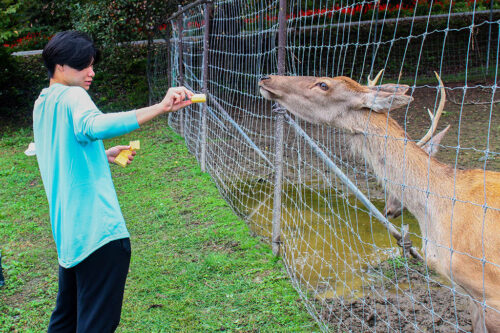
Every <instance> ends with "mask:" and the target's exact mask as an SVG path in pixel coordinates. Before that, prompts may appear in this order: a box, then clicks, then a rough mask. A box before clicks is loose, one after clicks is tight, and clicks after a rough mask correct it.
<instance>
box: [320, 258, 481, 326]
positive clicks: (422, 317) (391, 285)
mask: <svg viewBox="0 0 500 333" xmlns="http://www.w3.org/2000/svg"><path fill="white" fill-rule="evenodd" d="M376 270H377V272H380V273H382V274H383V275H384V278H383V279H382V281H381V282H379V283H375V284H373V285H371V286H370V290H366V291H365V293H364V294H366V295H368V296H366V297H363V298H358V299H352V300H345V299H333V300H325V301H323V302H322V303H321V311H320V313H321V316H322V319H323V320H324V322H325V323H327V324H328V326H330V327H331V328H333V327H338V328H339V330H340V331H344V330H348V331H352V332H382V331H385V332H393V331H398V332H410V331H423V332H456V331H458V332H462V331H467V332H468V331H471V329H472V326H471V321H470V313H469V310H468V302H469V300H468V298H467V297H464V296H463V295H461V294H460V293H458V292H453V291H452V289H451V288H450V287H448V286H446V285H443V284H442V283H440V282H437V281H439V280H440V279H439V277H438V276H437V275H436V274H434V273H432V272H426V269H425V266H424V265H422V264H418V263H417V262H416V261H414V260H411V261H410V263H409V265H407V266H406V265H402V266H397V265H394V264H393V263H391V262H389V261H386V262H384V263H382V264H381V265H380V266H378V267H377V268H376Z"/></svg>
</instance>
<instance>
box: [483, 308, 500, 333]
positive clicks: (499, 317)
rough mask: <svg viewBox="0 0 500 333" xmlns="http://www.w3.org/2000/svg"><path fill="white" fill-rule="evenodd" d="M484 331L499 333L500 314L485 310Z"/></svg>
mask: <svg viewBox="0 0 500 333" xmlns="http://www.w3.org/2000/svg"><path fill="white" fill-rule="evenodd" d="M486 329H487V330H488V333H500V313H499V312H498V311H495V310H494V309H487V310H486Z"/></svg>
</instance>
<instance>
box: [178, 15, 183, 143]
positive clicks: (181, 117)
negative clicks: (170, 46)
mask: <svg viewBox="0 0 500 333" xmlns="http://www.w3.org/2000/svg"><path fill="white" fill-rule="evenodd" d="M178 9H179V12H180V11H182V6H181V5H179V7H178ZM183 24H184V20H183V15H179V17H178V18H177V29H178V31H179V38H178V44H177V45H178V50H179V83H180V85H181V86H183V85H184V68H183V63H184V61H183V59H184V52H183V46H182V39H183V30H184V26H183ZM179 113H180V115H179V122H180V124H179V125H180V128H179V132H180V135H181V136H184V111H183V110H180V111H179Z"/></svg>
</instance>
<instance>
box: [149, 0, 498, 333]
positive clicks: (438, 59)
mask: <svg viewBox="0 0 500 333" xmlns="http://www.w3.org/2000/svg"><path fill="white" fill-rule="evenodd" d="M202 2H203V1H202ZM202 2H200V4H199V5H198V6H192V7H190V8H189V9H188V10H185V11H183V12H182V14H180V15H178V16H177V17H176V18H175V20H171V21H170V23H171V34H170V33H168V34H167V35H165V36H162V37H163V38H165V44H159V45H156V47H155V56H154V58H152V61H151V66H150V77H151V83H152V84H151V89H150V92H151V97H152V99H153V100H158V99H160V98H162V97H163V96H162V95H161V94H162V93H163V92H164V91H165V89H166V88H167V87H168V86H170V85H171V84H172V85H181V84H182V85H185V86H187V87H188V88H190V89H192V90H193V91H196V92H206V93H207V95H208V101H207V103H206V104H193V105H192V106H191V107H189V108H188V109H186V110H183V111H181V112H177V113H175V114H171V115H170V117H169V124H170V125H171V126H172V127H173V128H174V129H175V130H176V131H177V132H179V133H180V134H181V135H183V136H184V137H185V140H186V144H187V146H188V147H189V150H190V151H191V153H193V154H194V155H195V156H196V157H197V158H198V160H199V161H200V164H201V166H202V169H203V170H205V171H207V172H209V173H210V174H211V175H212V177H213V180H214V182H215V183H216V185H217V187H218V188H219V190H220V193H221V195H222V196H223V197H224V198H225V199H226V201H227V202H228V203H229V204H230V205H231V207H232V208H233V210H234V212H235V213H236V214H238V215H239V216H240V217H241V218H243V219H244V220H245V221H246V222H247V223H248V226H249V228H250V230H251V232H252V233H253V234H254V235H258V236H260V237H262V238H263V239H266V240H268V241H269V242H272V243H273V245H277V246H278V248H279V250H280V255H281V256H282V258H283V262H284V264H285V267H286V270H287V271H288V273H289V276H290V279H291V282H292V283H293V285H294V286H295V288H296V289H297V291H298V292H299V294H300V295H301V297H302V298H303V300H304V302H305V304H306V307H307V309H308V311H309V312H310V314H311V315H312V316H313V317H314V318H315V320H316V321H317V322H318V325H319V326H320V327H321V328H322V330H324V331H328V330H332V331H334V330H337V329H338V330H340V331H346V330H347V331H354V332H361V331H363V332H365V331H367V332H379V331H391V332H392V331H404V332H406V331H409V330H411V331H425V332H427V331H436V332H450V331H457V332H467V331H471V329H472V326H474V329H475V330H477V331H481V329H483V330H486V329H489V330H490V331H495V329H497V328H498V327H500V319H498V318H500V314H499V312H500V294H499V290H500V275H499V274H498V273H499V272H500V271H499V266H498V265H499V261H498V255H495V252H494V249H495V247H496V246H497V245H499V246H500V244H499V242H500V240H497V238H498V236H497V235H498V234H499V233H498V230H499V228H498V223H499V222H500V201H499V200H500V199H499V198H500V175H499V173H498V171H499V170H500V156H499V154H500V104H499V102H500V101H499V99H500V97H499V96H498V93H497V88H498V86H497V84H498V63H499V31H500V10H498V9H497V8H496V7H498V6H497V4H494V3H493V2H489V1H484V2H483V1H468V2H464V3H466V5H467V6H468V7H467V8H465V9H466V11H465V12H464V11H460V10H459V9H460V8H462V7H460V6H462V5H464V4H463V3H461V2H454V1H445V2H434V1H404V0H401V1H354V0H343V1H333V0H316V1H312V0H310V1H305V0H303V1H301V0H287V1H283V0H281V1H277V0H275V1H261V0H230V1H229V0H226V1H214V2H213V3H211V2H208V3H202ZM464 6H465V5H464ZM280 8H281V10H280ZM462 10H463V8H462ZM280 18H281V21H280ZM280 29H282V30H281V32H282V35H281V36H285V37H284V40H283V39H281V42H282V44H280V37H279V35H280V33H279V32H280ZM282 38H283V37H282ZM280 45H284V47H282V48H280ZM280 67H281V69H280ZM380 70H384V71H383V72H382V75H381V77H380V78H379V80H378V82H377V83H376V84H375V88H374V89H379V90H380V89H382V87H383V84H386V83H397V84H399V85H403V84H407V85H409V90H408V93H407V94H408V95H411V96H412V97H413V101H412V102H411V103H409V104H408V106H406V107H403V108H401V109H399V110H391V111H390V112H384V113H380V114H381V115H382V116H383V117H385V118H384V119H385V120H384V122H383V123H384V124H389V123H391V124H392V122H391V121H390V120H389V115H390V117H392V118H394V119H395V121H396V122H397V123H399V125H400V126H401V133H402V134H401V135H397V136H395V135H393V134H392V133H390V131H389V130H390V129H389V128H390V127H391V126H392V125H391V126H389V125H386V127H383V130H385V131H386V132H385V133H383V134H380V133H374V132H370V131H369V130H366V131H364V132H363V133H353V132H352V130H349V129H347V128H345V127H342V126H340V125H339V123H335V122H333V121H332V122H331V123H324V122H323V123H321V122H319V123H318V122H316V123H311V122H307V121H304V120H303V119H302V118H303V117H301V116H300V110H299V111H297V109H300V107H298V106H297V107H296V106H295V105H291V106H290V107H289V109H290V110H289V111H294V112H293V114H290V113H288V112H284V110H283V107H282V106H280V105H277V104H273V103H272V102H270V101H269V100H266V99H264V98H263V97H262V95H261V93H260V91H259V85H258V83H259V81H260V80H261V78H262V77H263V76H265V75H269V74H284V75H288V76H292V77H299V76H314V77H335V76H348V77H350V78H352V79H354V80H355V81H357V82H359V83H361V84H363V85H366V84H367V77H368V76H370V77H374V76H375V74H376V73H378V72H379V71H380ZM434 72H437V73H438V74H439V75H440V78H441V79H442V82H443V85H444V92H445V94H443V86H442V85H441V84H440V83H439V81H438V80H437V79H436V76H435V75H434ZM169 77H171V78H173V81H172V82H169V79H168V78H169ZM294 82H299V83H297V85H296V86H294V87H292V88H290V90H288V91H290V92H288V93H289V94H292V93H293V94H296V95H299V96H301V94H305V92H304V91H305V90H306V89H310V87H308V86H307V85H302V84H303V82H304V81H294ZM328 82H330V81H328ZM292 86H293V85H292ZM304 96H305V95H304ZM306 97H307V96H306ZM306 97H304V98H306ZM312 100H314V99H312ZM320 101H321V99H320V98H319V97H318V101H317V103H316V104H314V105H316V106H317V107H315V108H311V109H310V110H307V112H327V111H328V110H329V108H331V106H330V105H329V104H328V103H326V104H325V103H323V104H322V103H320ZM441 101H446V104H445V106H444V109H442V108H440V104H441ZM427 109H429V112H430V114H431V118H432V117H434V119H438V118H439V116H437V114H438V113H440V112H441V114H440V117H441V119H440V121H439V123H438V124H437V131H436V132H435V133H433V134H432V139H431V142H430V143H428V144H427V145H426V146H423V145H421V144H420V142H419V145H418V146H417V145H415V144H414V143H416V142H417V141H418V140H414V139H411V138H420V137H422V136H423V135H424V133H426V132H427V130H428V128H429V127H430V124H431V119H430V118H429V115H428V114H427V113H428V112H427ZM325 110H326V111H325ZM359 112H365V113H367V114H370V115H373V117H375V114H374V113H373V111H367V110H360V111H359ZM280 119H281V120H280ZM448 125H450V128H449V129H448V128H447V126H448ZM365 129H369V126H368V127H365ZM443 129H444V130H443ZM359 134H361V136H360V135H359ZM353 137H358V138H362V139H361V141H360V142H361V143H359V145H360V146H361V147H362V149H360V151H365V152H366V151H369V150H370V149H374V147H375V146H376V145H372V146H370V144H371V143H373V142H382V144H380V145H378V146H381V147H383V148H381V149H382V150H381V153H380V152H379V153H380V154H378V155H377V154H376V153H375V154H374V155H370V154H368V153H365V154H363V153H358V154H353V153H352V146H353V142H354V141H353V140H356V139H353ZM388 147H396V148H388ZM391 149H392V150H391ZM394 149H396V150H398V149H399V150H398V151H393V150H394ZM416 150H421V152H417V151H416ZM358 152H359V151H358ZM422 152H423V153H422ZM434 155H435V156H434ZM373 156H376V158H374V157H373ZM398 156H399V159H398ZM415 156H421V157H422V160H421V161H420V162H421V164H417V163H416V162H415V161H416V160H415ZM431 156H434V157H431ZM434 158H436V160H435V159H434ZM437 161H439V162H437ZM471 168H475V171H463V170H464V169H471ZM380 169H382V170H383V172H380ZM414 169H417V171H412V170H414ZM394 174H399V175H400V176H399V177H396V176H394ZM401 177H402V178H401ZM419 177H420V178H422V179H420V181H418V182H416V181H414V178H415V179H416V178H419ZM394 197H397V198H398V199H399V200H394ZM391 203H392V204H393V208H392V209H393V211H389V207H390V206H389V204H391ZM386 204H387V210H386V211H385V213H387V214H384V209H383V208H384V205H386ZM403 206H404V207H408V208H409V209H410V210H411V213H410V212H408V211H406V210H404V211H403ZM401 212H402V214H401V215H399V214H400V213H401ZM387 216H389V217H393V218H392V219H390V220H387V219H386V217H387ZM464 219H465V220H464ZM388 228H389V229H391V231H389V230H388ZM495 231H497V232H495ZM277 232H278V234H276V233H277ZM478 237H479V238H478ZM416 249H418V250H416ZM496 249H497V250H498V247H496ZM497 250H496V251H497ZM492 251H493V252H492ZM410 252H411V253H412V254H413V256H409V255H408V254H409V253H410ZM414 257H418V258H420V259H418V258H414ZM485 318H486V319H485ZM488 325H490V326H488Z"/></svg>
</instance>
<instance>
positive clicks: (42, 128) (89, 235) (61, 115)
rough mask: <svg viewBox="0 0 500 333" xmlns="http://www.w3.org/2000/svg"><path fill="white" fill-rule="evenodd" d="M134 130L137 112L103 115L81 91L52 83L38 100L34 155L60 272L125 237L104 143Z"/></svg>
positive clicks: (35, 109) (35, 119) (84, 92)
mask: <svg viewBox="0 0 500 333" xmlns="http://www.w3.org/2000/svg"><path fill="white" fill-rule="evenodd" d="M137 128H139V124H138V123H137V117H136V115H135V111H128V112H120V113H110V114H103V113H102V112H101V111H99V109H98V108H97V107H96V105H95V104H94V102H93V101H92V99H91V98H90V96H89V95H88V94H87V92H86V91H85V90H84V89H83V88H81V87H69V86H65V85H62V84H52V85H51V86H50V87H49V88H45V89H43V90H42V92H41V93H40V96H39V97H38V99H37V100H36V102H35V106H34V109H33V132H34V136H35V145H36V152H37V153H36V155H37V160H38V166H39V169H40V174H41V177H42V181H43V185H44V187H45V192H46V194H47V199H48V202H49V210H50V219H51V224H52V234H53V236H54V240H55V243H56V247H57V254H58V258H59V264H60V265H61V266H62V267H64V268H70V267H73V266H75V265H77V264H78V263H80V262H81V261H82V260H84V259H85V258H86V257H87V256H89V255H90V254H91V253H92V252H94V251H95V250H97V249H98V248H100V247H101V246H103V245H105V244H107V243H109V242H111V241H113V240H116V239H121V238H126V237H129V233H128V231H127V228H126V226H125V220H124V218H123V215H122V212H121V209H120V206H119V204H118V198H117V196H116V191H115V188H114V185H113V181H112V179H111V170H110V167H109V163H108V159H107V156H106V153H105V149H104V145H103V142H102V140H103V139H108V138H112V137H116V136H119V135H122V134H126V133H128V132H131V131H133V130H135V129H137Z"/></svg>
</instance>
